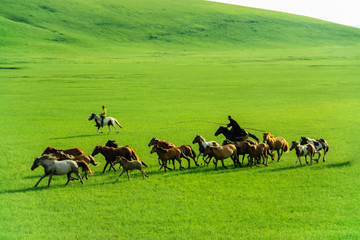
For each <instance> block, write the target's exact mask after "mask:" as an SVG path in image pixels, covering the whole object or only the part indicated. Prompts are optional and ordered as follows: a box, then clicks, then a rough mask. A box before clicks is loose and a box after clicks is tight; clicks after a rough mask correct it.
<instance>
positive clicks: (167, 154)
mask: <svg viewBox="0 0 360 240" xmlns="http://www.w3.org/2000/svg"><path fill="white" fill-rule="evenodd" d="M154 152H156V153H157V155H158V156H159V158H160V160H161V162H162V165H161V167H160V169H159V170H161V168H163V167H164V170H165V172H166V169H169V170H171V169H170V168H168V167H167V161H169V160H173V165H174V169H175V164H174V160H177V161H178V162H179V164H180V170H182V169H183V167H182V166H181V157H185V158H187V157H186V156H185V155H184V154H183V153H182V152H181V151H180V149H178V148H176V147H172V148H162V147H158V146H157V145H154V146H153V148H152V149H151V151H150V153H151V154H152V153H154ZM187 159H188V158H187Z"/></svg>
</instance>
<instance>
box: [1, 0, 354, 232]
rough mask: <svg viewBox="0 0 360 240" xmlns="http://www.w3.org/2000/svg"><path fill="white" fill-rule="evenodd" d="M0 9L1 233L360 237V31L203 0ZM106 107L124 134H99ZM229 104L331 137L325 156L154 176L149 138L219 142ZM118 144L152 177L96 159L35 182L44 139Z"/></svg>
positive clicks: (294, 131)
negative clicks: (77, 173) (83, 169)
mask: <svg viewBox="0 0 360 240" xmlns="http://www.w3.org/2000/svg"><path fill="white" fill-rule="evenodd" d="M1 5H2V6H1V8H0V53H1V54H0V103H1V104H0V112H1V113H2V114H1V118H0V119H1V122H2V127H1V128H0V136H1V140H0V149H1V151H0V161H1V165H0V166H1V167H0V176H1V178H0V179H1V180H0V206H1V214H0V238H1V239H45V238H46V239H48V238H51V239H73V238H76V239H359V238H360V231H359V228H358V226H359V225H360V217H359V216H360V209H359V191H360V183H359V177H358V176H359V168H360V165H359V164H358V158H359V155H360V154H359V150H358V149H359V148H358V146H357V145H358V143H357V140H358V139H357V137H358V136H359V133H360V132H359V126H358V123H359V118H360V112H359V109H360V99H359V92H360V87H359V80H360V79H359V76H360V55H359V50H360V31H359V29H355V28H351V27H346V26H341V25H337V24H332V23H328V22H323V21H320V20H315V19H311V18H305V17H300V16H294V15H290V14H284V13H278V12H271V11H264V10H257V9H251V8H244V7H235V6H228V5H224V4H218V3H212V2H206V1H200V0H183V1H177V2H173V1H169V0H157V1H144V0H136V1H135V0H133V1H115V0H109V1H95V0H91V1H80V0H79V1H75V2H74V1H51V2H43V3H39V2H38V1H26V2H24V1H7V0H3V1H2V3H1ZM101 105H105V106H107V109H108V115H109V116H112V117H115V118H117V119H118V120H119V122H120V123H121V124H122V125H123V126H124V128H123V129H121V130H120V133H118V134H116V133H115V131H114V129H112V132H111V133H110V134H109V135H107V134H106V132H107V129H105V128H104V131H105V134H101V135H96V128H95V127H94V122H89V121H88V120H87V118H88V117H89V116H90V114H91V113H93V112H95V113H99V112H100V111H101ZM229 114H231V115H232V116H233V118H235V119H236V120H237V121H238V122H239V123H240V125H241V126H243V127H244V128H245V129H247V130H249V131H250V132H252V133H254V134H256V135H257V136H258V137H261V135H262V132H261V131H255V130H250V129H251V128H253V129H262V130H266V131H270V132H271V133H272V134H274V135H275V136H283V137H284V138H285V139H286V140H287V141H288V142H291V141H293V140H299V139H300V137H301V136H308V137H311V138H320V137H321V138H325V139H326V140H327V141H328V143H329V146H330V151H329V153H328V155H327V161H326V162H325V163H323V162H322V161H320V162H319V163H318V164H317V163H315V164H314V166H311V165H303V166H301V167H300V166H298V167H297V168H296V169H294V168H293V166H294V164H295V160H296V156H295V153H294V152H289V153H286V154H285V155H284V156H283V159H282V160H281V161H280V162H275V161H270V164H269V166H268V167H265V166H260V167H253V168H252V169H250V168H249V167H247V166H243V167H242V168H238V169H234V168H233V166H232V163H231V162H232V161H231V160H226V161H225V163H226V165H227V166H228V167H229V169H223V168H222V167H219V169H218V170H216V171H215V170H214V165H212V164H211V165H210V166H209V167H205V166H204V165H202V166H200V167H195V166H194V163H193V162H192V163H191V169H184V170H182V171H180V170H178V165H177V170H175V171H168V172H166V173H164V172H163V171H159V167H160V166H159V165H158V163H157V156H155V154H153V155H151V154H150V153H149V152H150V148H149V147H147V144H148V142H149V141H150V139H151V138H152V137H158V138H160V139H166V140H168V141H171V142H173V143H175V144H176V145H181V144H190V145H192V144H191V142H192V140H193V139H194V137H195V136H196V135H197V134H200V135H202V136H204V137H205V138H206V139H207V140H216V141H217V142H219V143H221V142H222V140H223V139H224V138H223V137H221V136H219V137H215V136H214V132H215V131H216V129H217V128H218V126H219V124H212V123H208V122H218V123H224V124H225V123H227V116H228V115H229ZM206 121H208V122H206ZM108 139H114V140H117V142H118V143H119V144H120V145H125V144H128V145H130V146H131V147H132V148H133V149H134V150H135V151H136V153H137V154H138V155H139V157H140V159H141V160H142V161H144V162H145V163H147V164H148V165H150V167H149V168H146V169H145V171H146V172H147V174H148V175H149V178H148V179H146V180H143V179H142V176H141V173H140V172H138V171H134V172H131V174H130V176H131V181H128V180H127V177H126V175H125V176H123V177H122V178H120V179H119V181H118V182H117V183H114V181H115V179H116V178H117V176H118V174H119V172H116V173H115V172H113V171H111V172H108V171H107V172H106V173H105V174H102V173H101V172H102V170H103V167H104V165H105V160H104V158H103V156H101V155H97V156H95V158H96V160H97V161H98V162H100V163H101V165H100V166H97V167H94V166H91V168H92V169H93V170H94V171H95V174H94V175H93V176H90V178H89V179H88V180H85V183H84V185H81V184H80V183H79V182H76V181H75V182H70V183H69V185H68V186H66V187H65V186H64V184H65V182H66V177H65V176H54V177H53V180H52V183H51V186H50V187H49V188H48V187H46V186H47V178H46V179H44V180H43V181H42V182H41V183H40V184H39V186H38V188H34V187H33V186H34V185H35V183H36V181H37V180H38V179H39V178H40V176H41V175H42V174H43V170H42V168H41V167H40V168H38V169H36V170H35V171H31V170H30V167H31V164H32V162H33V160H34V158H35V157H37V156H39V155H40V154H41V153H42V152H43V150H44V149H45V148H46V147H47V146H54V147H57V148H72V147H79V148H82V149H83V150H84V151H85V152H86V153H88V154H90V153H91V152H92V150H93V149H94V147H95V146H96V145H98V144H100V145H104V144H105V143H106V141H107V140H108ZM192 147H193V148H194V149H195V151H196V152H198V147H197V145H192ZM200 163H202V160H200ZM303 163H304V161H303ZM185 165H186V164H185Z"/></svg>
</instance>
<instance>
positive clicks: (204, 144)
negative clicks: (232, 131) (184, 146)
mask: <svg viewBox="0 0 360 240" xmlns="http://www.w3.org/2000/svg"><path fill="white" fill-rule="evenodd" d="M192 143H193V144H195V143H198V144H199V155H198V156H197V158H196V161H197V160H198V159H199V157H200V154H202V155H203V160H204V158H205V157H206V156H207V155H208V150H207V148H208V147H209V146H213V147H220V145H219V144H218V143H217V142H215V141H209V142H207V141H206V140H205V138H204V137H202V136H200V135H196V137H195V138H194V140H193V141H192ZM204 162H205V160H204Z"/></svg>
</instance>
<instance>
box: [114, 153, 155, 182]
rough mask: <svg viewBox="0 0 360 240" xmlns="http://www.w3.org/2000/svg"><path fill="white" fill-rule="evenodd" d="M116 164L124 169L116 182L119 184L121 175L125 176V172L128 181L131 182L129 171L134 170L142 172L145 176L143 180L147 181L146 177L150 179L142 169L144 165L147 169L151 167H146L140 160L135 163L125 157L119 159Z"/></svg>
mask: <svg viewBox="0 0 360 240" xmlns="http://www.w3.org/2000/svg"><path fill="white" fill-rule="evenodd" d="M116 163H120V164H121V166H122V167H123V171H122V173H120V175H119V177H118V178H117V179H116V181H115V182H117V181H118V180H119V178H120V177H121V175H123V174H124V172H126V173H127V175H128V179H129V180H130V175H129V170H134V169H138V170H140V171H141V173H142V175H143V179H145V177H149V176H148V175H147V174H146V173H145V171H144V170H143V169H142V166H143V165H144V166H145V167H149V166H148V165H146V164H145V163H144V162H143V161H139V160H134V161H129V160H127V159H126V158H124V157H117V158H116V159H115V161H114V164H116Z"/></svg>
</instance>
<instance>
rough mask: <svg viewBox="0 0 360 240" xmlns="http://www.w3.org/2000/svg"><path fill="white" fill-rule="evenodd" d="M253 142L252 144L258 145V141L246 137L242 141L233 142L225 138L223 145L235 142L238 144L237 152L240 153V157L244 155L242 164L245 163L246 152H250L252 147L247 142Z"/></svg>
mask: <svg viewBox="0 0 360 240" xmlns="http://www.w3.org/2000/svg"><path fill="white" fill-rule="evenodd" d="M247 143H249V144H251V145H256V144H257V143H256V142H255V141H253V140H250V139H246V140H244V141H240V142H233V141H231V140H229V139H225V140H224V141H223V144H222V145H223V146H224V145H228V144H234V145H235V146H236V150H237V154H238V157H239V156H240V155H243V157H242V164H244V158H245V154H250V149H249V145H248V144H247ZM249 164H250V163H249Z"/></svg>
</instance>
